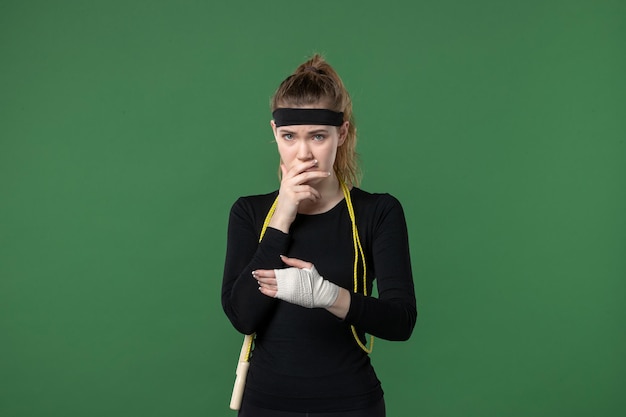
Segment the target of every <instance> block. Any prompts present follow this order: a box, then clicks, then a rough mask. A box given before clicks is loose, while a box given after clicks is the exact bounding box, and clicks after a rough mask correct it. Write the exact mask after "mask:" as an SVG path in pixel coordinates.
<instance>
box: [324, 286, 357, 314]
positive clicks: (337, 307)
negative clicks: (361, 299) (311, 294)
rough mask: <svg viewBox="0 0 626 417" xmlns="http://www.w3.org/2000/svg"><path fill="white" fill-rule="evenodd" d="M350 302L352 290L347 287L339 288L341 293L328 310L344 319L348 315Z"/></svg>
mask: <svg viewBox="0 0 626 417" xmlns="http://www.w3.org/2000/svg"><path fill="white" fill-rule="evenodd" d="M350 302H351V296H350V292H349V291H348V290H346V289H345V288H339V295H338V296H337V299H336V300H335V303H334V304H333V305H332V306H330V307H328V308H327V309H326V310H328V311H329V312H331V313H332V314H334V315H335V316H337V317H338V318H340V319H342V320H343V319H345V318H346V315H347V314H348V311H349V310H350Z"/></svg>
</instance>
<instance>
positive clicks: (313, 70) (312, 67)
mask: <svg viewBox="0 0 626 417" xmlns="http://www.w3.org/2000/svg"><path fill="white" fill-rule="evenodd" d="M302 72H314V73H316V74H322V70H320V69H319V68H316V67H314V66H313V65H307V66H306V67H304V68H302Z"/></svg>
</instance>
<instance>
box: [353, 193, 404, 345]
mask: <svg viewBox="0 0 626 417" xmlns="http://www.w3.org/2000/svg"><path fill="white" fill-rule="evenodd" d="M376 212H377V213H376V215H375V218H374V227H373V232H372V255H371V256H372V263H373V265H372V266H373V269H374V270H375V271H376V281H377V285H378V298H374V297H366V296H364V295H363V294H358V293H352V294H351V296H352V300H351V303H350V310H349V311H348V314H347V316H346V320H347V321H348V322H349V323H350V324H353V325H354V326H355V327H356V328H357V329H358V330H360V331H364V332H367V333H369V334H371V335H373V336H376V337H380V338H382V339H387V340H407V339H408V338H409V337H410V336H411V333H412V332H413V328H414V327H415V321H416V319H417V306H416V301H415V290H414V286H413V274H412V271H411V260H410V253H409V239H408V234H407V227H406V220H405V217H404V211H403V210H402V206H401V205H400V202H398V200H396V199H395V198H393V197H391V196H389V195H387V198H385V199H384V202H383V204H381V205H380V207H379V208H377V210H376Z"/></svg>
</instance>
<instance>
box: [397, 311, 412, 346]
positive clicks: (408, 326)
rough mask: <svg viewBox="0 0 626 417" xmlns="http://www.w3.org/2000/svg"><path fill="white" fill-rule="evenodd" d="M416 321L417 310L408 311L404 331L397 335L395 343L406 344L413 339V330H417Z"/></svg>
mask: <svg viewBox="0 0 626 417" xmlns="http://www.w3.org/2000/svg"><path fill="white" fill-rule="evenodd" d="M416 321H417V310H416V309H414V308H413V309H410V310H409V311H407V312H406V316H405V320H404V322H405V324H404V326H402V330H401V331H400V332H398V334H397V335H396V336H397V338H396V339H395V341H397V342H406V341H407V340H409V339H410V338H411V335H412V334H413V329H415V322H416Z"/></svg>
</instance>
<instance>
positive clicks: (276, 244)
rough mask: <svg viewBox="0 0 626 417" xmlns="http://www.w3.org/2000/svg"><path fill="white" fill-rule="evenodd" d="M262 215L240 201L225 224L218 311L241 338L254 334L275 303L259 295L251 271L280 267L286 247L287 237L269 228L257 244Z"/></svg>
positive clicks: (243, 201) (261, 212) (263, 216)
mask: <svg viewBox="0 0 626 417" xmlns="http://www.w3.org/2000/svg"><path fill="white" fill-rule="evenodd" d="M270 203H271V201H270ZM263 209H265V208H263ZM267 209H269V206H268V207H267ZM265 214H266V213H265ZM265 214H263V210H260V211H258V212H256V213H255V210H254V207H253V205H252V203H251V202H250V201H248V200H246V199H245V198H240V199H239V200H237V201H236V202H235V204H234V205H233V207H232V208H231V211H230V218H229V221H228V235H227V239H228V240H227V244H226V262H225V265H224V277H223V281H222V307H223V309H224V312H225V313H226V316H228V318H229V320H230V321H231V323H232V324H233V326H234V327H235V329H237V330H238V331H240V332H241V333H244V334H251V333H254V332H256V331H257V329H258V328H259V326H262V324H263V323H264V322H265V321H266V320H267V317H268V316H269V315H271V314H272V312H273V310H274V307H275V304H276V300H275V299H273V298H270V297H267V296H265V295H263V294H262V293H261V292H260V291H259V289H258V283H257V282H256V280H255V279H254V278H253V277H252V271H254V270H256V269H275V268H281V267H283V264H282V261H281V260H280V257H279V256H280V255H282V254H284V253H286V251H287V247H288V244H289V235H287V234H285V233H283V232H281V231H279V230H277V229H273V228H267V231H266V232H265V236H264V237H263V240H262V241H261V243H259V233H260V231H261V225H262V223H263V220H264V218H265Z"/></svg>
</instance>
